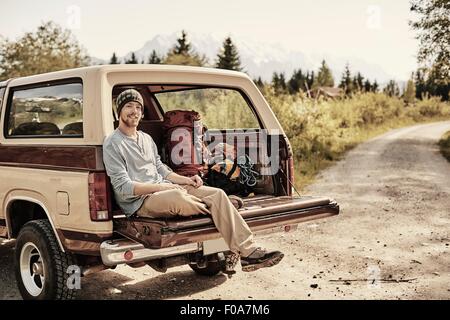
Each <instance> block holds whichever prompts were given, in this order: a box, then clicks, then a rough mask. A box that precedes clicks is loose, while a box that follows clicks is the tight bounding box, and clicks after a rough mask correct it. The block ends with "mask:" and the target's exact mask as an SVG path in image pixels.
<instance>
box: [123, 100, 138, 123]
mask: <svg viewBox="0 0 450 320" xmlns="http://www.w3.org/2000/svg"><path fill="white" fill-rule="evenodd" d="M142 112H143V110H142V106H141V104H140V103H138V102H135V101H130V102H127V103H125V105H124V106H123V108H122V110H121V111H120V120H121V121H122V122H123V123H124V124H125V125H126V126H127V127H132V128H133V127H134V128H135V127H137V126H138V124H139V121H140V120H141V118H142Z"/></svg>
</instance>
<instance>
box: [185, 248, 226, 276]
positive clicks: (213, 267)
mask: <svg viewBox="0 0 450 320" xmlns="http://www.w3.org/2000/svg"><path fill="white" fill-rule="evenodd" d="M205 258H206V259H205V260H204V261H201V262H200V263H199V264H190V265H189V266H190V267H191V269H192V270H194V271H195V273H197V274H199V275H202V276H208V277H212V276H215V275H216V274H219V273H220V272H221V271H225V263H224V261H223V260H222V259H220V257H219V255H218V254H217V253H216V254H212V255H210V256H207V257H205Z"/></svg>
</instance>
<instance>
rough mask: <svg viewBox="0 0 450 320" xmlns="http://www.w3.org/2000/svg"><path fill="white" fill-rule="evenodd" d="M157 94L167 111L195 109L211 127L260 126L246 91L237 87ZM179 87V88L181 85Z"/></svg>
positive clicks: (240, 127)
mask: <svg viewBox="0 0 450 320" xmlns="http://www.w3.org/2000/svg"><path fill="white" fill-rule="evenodd" d="M164 88H165V89H166V90H167V91H165V92H158V93H155V97H156V99H157V101H158V103H159V104H160V105H161V107H162V109H163V110H164V112H167V111H172V110H194V111H197V112H198V113H200V115H201V116H202V122H203V123H204V124H205V125H206V126H207V127H208V129H236V128H239V129H250V128H255V129H256V128H260V125H259V122H258V118H257V117H256V115H255V114H254V113H253V111H252V109H251V108H250V106H249V104H248V103H247V101H246V99H244V97H243V96H242V94H241V93H240V92H239V91H237V90H233V89H225V88H196V89H186V87H184V88H185V90H183V89H182V90H180V89H175V90H174V91H170V87H168V86H165V87H164ZM178 88H179V87H178Z"/></svg>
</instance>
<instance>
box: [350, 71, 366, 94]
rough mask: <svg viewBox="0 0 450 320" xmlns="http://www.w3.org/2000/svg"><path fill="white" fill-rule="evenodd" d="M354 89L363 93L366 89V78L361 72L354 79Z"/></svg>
mask: <svg viewBox="0 0 450 320" xmlns="http://www.w3.org/2000/svg"><path fill="white" fill-rule="evenodd" d="M353 88H354V90H355V91H360V92H361V91H363V88H364V77H363V76H362V74H361V73H360V72H358V73H357V74H356V76H355V77H354V78H353Z"/></svg>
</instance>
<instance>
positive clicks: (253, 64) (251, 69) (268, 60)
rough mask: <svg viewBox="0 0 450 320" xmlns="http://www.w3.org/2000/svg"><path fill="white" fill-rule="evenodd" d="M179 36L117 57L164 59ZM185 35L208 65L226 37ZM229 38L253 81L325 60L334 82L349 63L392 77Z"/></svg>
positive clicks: (376, 76) (382, 78)
mask: <svg viewBox="0 0 450 320" xmlns="http://www.w3.org/2000/svg"><path fill="white" fill-rule="evenodd" d="M179 36H180V33H178V32H177V33H172V34H169V35H157V36H155V37H153V39H151V40H149V41H147V42H146V43H145V44H144V46H143V47H142V48H140V49H137V50H135V51H130V52H129V53H128V54H126V55H125V56H124V57H118V58H119V61H124V60H126V59H129V58H130V57H131V54H132V52H134V53H135V55H136V58H137V59H138V61H145V62H147V61H148V58H149V56H150V54H151V52H152V51H153V50H155V51H156V52H157V53H158V55H160V56H163V55H165V54H167V52H168V51H169V50H170V49H171V48H172V47H173V46H174V45H175V44H176V39H177V38H178V37H179ZM187 36H188V40H189V41H190V43H191V44H192V48H193V49H194V50H195V51H196V52H197V53H199V54H204V55H205V56H206V57H207V58H208V60H209V64H210V65H213V64H214V63H215V61H216V57H217V53H218V52H219V50H220V48H221V47H222V43H223V40H224V38H225V37H226V36H223V37H218V36H215V35H210V34H199V33H194V32H189V31H187ZM231 38H232V40H233V42H234V44H235V45H236V47H237V49H238V52H239V55H240V58H241V65H242V66H243V68H244V71H246V72H247V73H248V74H249V75H250V76H251V77H252V78H257V77H261V78H262V79H263V80H266V81H270V80H271V78H272V75H273V73H274V72H284V73H285V76H286V78H287V79H289V78H290V76H291V75H292V72H293V71H294V70H295V69H302V70H303V71H305V72H306V71H313V70H314V71H316V72H317V70H318V68H319V66H320V64H321V61H322V60H323V59H325V61H326V62H327V65H328V66H329V67H330V68H331V70H332V71H333V74H334V78H335V82H336V83H338V82H339V81H340V78H341V75H342V72H343V71H344V68H345V65H346V64H347V63H349V64H350V70H351V72H352V74H355V73H356V72H358V71H359V72H361V74H362V75H363V76H364V77H366V78H368V79H370V80H372V81H373V80H374V79H376V80H377V81H378V83H385V82H387V81H389V80H390V79H393V78H395V77H394V76H393V75H391V74H389V73H388V72H386V71H385V70H383V68H382V67H380V66H379V65H377V64H374V63H369V62H367V61H365V60H364V59H361V58H355V57H338V56H334V55H331V54H329V53H325V54H319V53H313V54H306V53H304V52H300V51H294V50H289V49H286V48H284V47H283V46H282V45H280V44H270V43H261V42H257V41H254V40H251V39H244V38H239V37H236V36H231ZM93 61H95V62H96V63H95V64H99V63H101V59H96V58H93ZM107 62H108V61H107V60H103V63H107Z"/></svg>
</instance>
